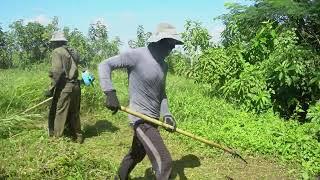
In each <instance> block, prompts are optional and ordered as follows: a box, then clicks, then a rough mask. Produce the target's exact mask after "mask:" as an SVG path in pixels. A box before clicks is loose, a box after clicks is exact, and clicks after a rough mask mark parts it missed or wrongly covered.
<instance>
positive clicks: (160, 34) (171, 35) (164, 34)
mask: <svg viewBox="0 0 320 180" xmlns="http://www.w3.org/2000/svg"><path fill="white" fill-rule="evenodd" d="M166 38H168V39H173V40H176V44H183V41H182V39H181V37H180V35H179V34H178V33H177V31H176V28H175V27H174V26H172V25H171V24H168V23H160V24H159V25H158V26H157V29H156V31H155V32H154V33H153V34H152V35H151V37H150V38H149V39H148V42H149V43H152V42H158V41H160V40H161V39H166Z"/></svg>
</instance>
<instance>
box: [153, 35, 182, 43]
mask: <svg viewBox="0 0 320 180" xmlns="http://www.w3.org/2000/svg"><path fill="white" fill-rule="evenodd" d="M161 39H173V40H175V41H176V44H177V45H181V44H183V41H182V39H181V38H180V36H179V34H163V33H159V34H157V35H152V36H151V37H150V38H149V39H148V42H149V43H152V42H158V41H160V40H161Z"/></svg>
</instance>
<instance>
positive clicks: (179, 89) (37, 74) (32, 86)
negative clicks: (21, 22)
mask: <svg viewBox="0 0 320 180" xmlns="http://www.w3.org/2000/svg"><path fill="white" fill-rule="evenodd" d="M47 69H48V68H47V67H46V66H45V65H42V66H37V67H34V68H33V69H30V70H27V71H21V70H18V69H14V70H5V71H1V72H0V82H1V83H2V84H1V86H0V91H1V94H0V98H1V101H0V103H1V104H0V108H1V109H0V112H1V118H2V119H6V120H7V121H8V118H10V117H11V116H12V115H16V114H17V113H19V112H21V111H23V110H24V109H26V108H28V107H30V106H32V105H35V104H37V103H39V102H41V101H42V100H44V99H45V97H44V96H43V90H44V89H46V88H47V86H48V85H49V79H48V77H47ZM94 74H95V76H96V81H95V85H94V86H93V87H83V88H82V97H81V98H82V102H81V114H82V116H88V117H90V116H92V117H93V116H95V115H97V114H101V113H102V112H103V111H104V110H105V108H104V105H103V104H104V100H105V99H104V95H103V93H102V92H101V90H100V86H99V82H98V77H97V74H96V72H94ZM126 78H127V75H126V74H125V73H123V72H121V71H120V72H116V73H114V76H113V82H114V86H115V87H116V89H117V94H118V96H119V98H120V101H121V104H123V105H126V104H127V101H128V100H127V85H128V82H127V80H126ZM206 92H207V89H206V88H205V86H199V85H196V84H194V83H193V82H192V81H191V80H188V79H184V78H181V77H177V76H173V75H169V76H168V79H167V95H168V97H169V105H170V110H171V112H172V113H173V115H174V116H175V118H176V120H177V123H178V127H179V128H182V129H185V130H187V131H190V132H192V133H194V134H197V135H200V136H203V137H205V138H207V139H211V140H214V141H216V142H220V143H223V144H226V145H228V146H231V147H233V148H237V149H238V150H240V151H241V152H243V153H245V154H247V155H249V154H264V155H267V156H274V157H276V158H277V159H281V160H283V161H284V162H286V163H298V164H300V165H301V166H302V167H303V170H302V173H303V175H304V177H305V178H308V177H311V176H312V175H315V174H317V173H319V172H320V144H319V142H318V141H317V140H316V137H315V135H314V132H315V131H314V130H315V129H317V128H319V124H315V123H313V124H312V123H307V124H303V125H302V124H298V123H297V122H295V121H285V120H283V119H280V118H278V117H277V116H275V115H273V114H272V113H270V112H268V113H265V114H262V115H259V116H257V115H254V114H252V113H247V112H243V111H241V110H239V109H238V108H237V107H236V106H233V105H230V104H228V103H227V102H226V101H224V100H222V99H217V98H212V97H209V96H207V95H206ZM32 113H35V114H39V113H40V114H42V115H43V114H46V113H47V106H43V107H39V108H38V109H36V110H34V111H32ZM116 116H118V115H116ZM44 117H45V116H42V120H43V118H44ZM26 119H29V120H30V121H31V122H37V123H39V121H38V120H39V118H36V120H34V118H30V117H29V118H26ZM26 119H25V120H26ZM37 119H38V120H37ZM14 121H16V122H17V123H11V124H10V123H9V124H5V123H4V121H3V120H2V121H0V127H2V126H5V127H7V128H5V129H4V128H0V131H2V134H4V135H6V136H10V134H11V135H12V134H14V133H18V132H23V128H21V127H20V126H23V124H25V122H24V121H23V120H21V119H20V120H18V118H16V119H15V120H12V122H14ZM20 122H22V124H21V123H20ZM4 124H5V125H4ZM8 129H9V132H10V133H9V132H8ZM12 129H15V131H11V130H12ZM24 129H27V130H30V129H32V128H31V127H27V128H24ZM2 137H4V136H2ZM174 138H178V139H181V140H182V141H185V142H186V143H187V144H190V146H193V147H194V148H199V149H201V150H203V151H204V152H205V151H206V149H207V148H206V146H204V145H202V144H200V143H197V142H195V141H192V140H190V139H187V138H182V136H174ZM66 153H71V151H70V152H66ZM76 156H77V155H75V158H76ZM71 157H73V155H71ZM70 161H71V162H69V160H67V162H66V163H73V162H72V160H70ZM59 162H60V161H59ZM77 163H78V162H77ZM107 164H108V163H107ZM67 166H68V167H69V165H68V164H67ZM70 166H71V165H70ZM99 166H100V165H99ZM81 167H82V166H81V165H79V168H80V169H81ZM83 168H85V167H83ZM106 168H107V167H106ZM71 170H72V171H76V170H73V169H71ZM49 172H51V171H49ZM52 172H53V173H54V171H52ZM58 174H61V173H58Z"/></svg>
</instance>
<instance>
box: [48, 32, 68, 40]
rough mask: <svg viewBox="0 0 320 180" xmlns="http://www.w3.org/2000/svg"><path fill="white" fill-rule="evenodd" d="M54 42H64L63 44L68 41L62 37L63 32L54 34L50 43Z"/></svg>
mask: <svg viewBox="0 0 320 180" xmlns="http://www.w3.org/2000/svg"><path fill="white" fill-rule="evenodd" d="M55 41H64V42H68V40H67V39H66V38H65V37H64V33H63V32H60V31H58V32H54V33H53V35H52V37H51V39H50V42H55Z"/></svg>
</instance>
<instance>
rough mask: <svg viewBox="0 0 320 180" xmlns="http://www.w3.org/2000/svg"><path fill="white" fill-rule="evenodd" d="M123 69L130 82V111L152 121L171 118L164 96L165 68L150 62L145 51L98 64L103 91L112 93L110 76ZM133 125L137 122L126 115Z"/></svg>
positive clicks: (132, 117)
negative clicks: (162, 117)
mask: <svg viewBox="0 0 320 180" xmlns="http://www.w3.org/2000/svg"><path fill="white" fill-rule="evenodd" d="M119 68H126V69H127V71H128V78H129V99H130V103H129V107H130V108H131V109H132V110H134V111H136V112H139V113H142V114H145V115H147V116H150V117H153V118H159V117H160V112H161V114H162V115H168V114H170V112H169V108H168V101H167V96H166V92H165V82H166V75H167V71H168V65H167V63H166V62H165V61H161V62H158V61H157V60H155V59H154V58H153V56H152V55H151V53H150V51H149V49H148V48H147V47H143V48H136V49H131V50H129V51H127V52H124V53H121V54H120V55H117V56H114V57H111V58H109V59H106V60H104V61H102V62H101V63H100V64H99V67H98V70H99V78H100V85H101V88H102V90H103V91H110V90H114V87H113V85H112V81H111V72H112V70H114V69H119ZM129 118H130V119H131V121H132V123H134V122H136V121H137V120H138V119H139V118H137V117H135V116H132V115H129Z"/></svg>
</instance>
